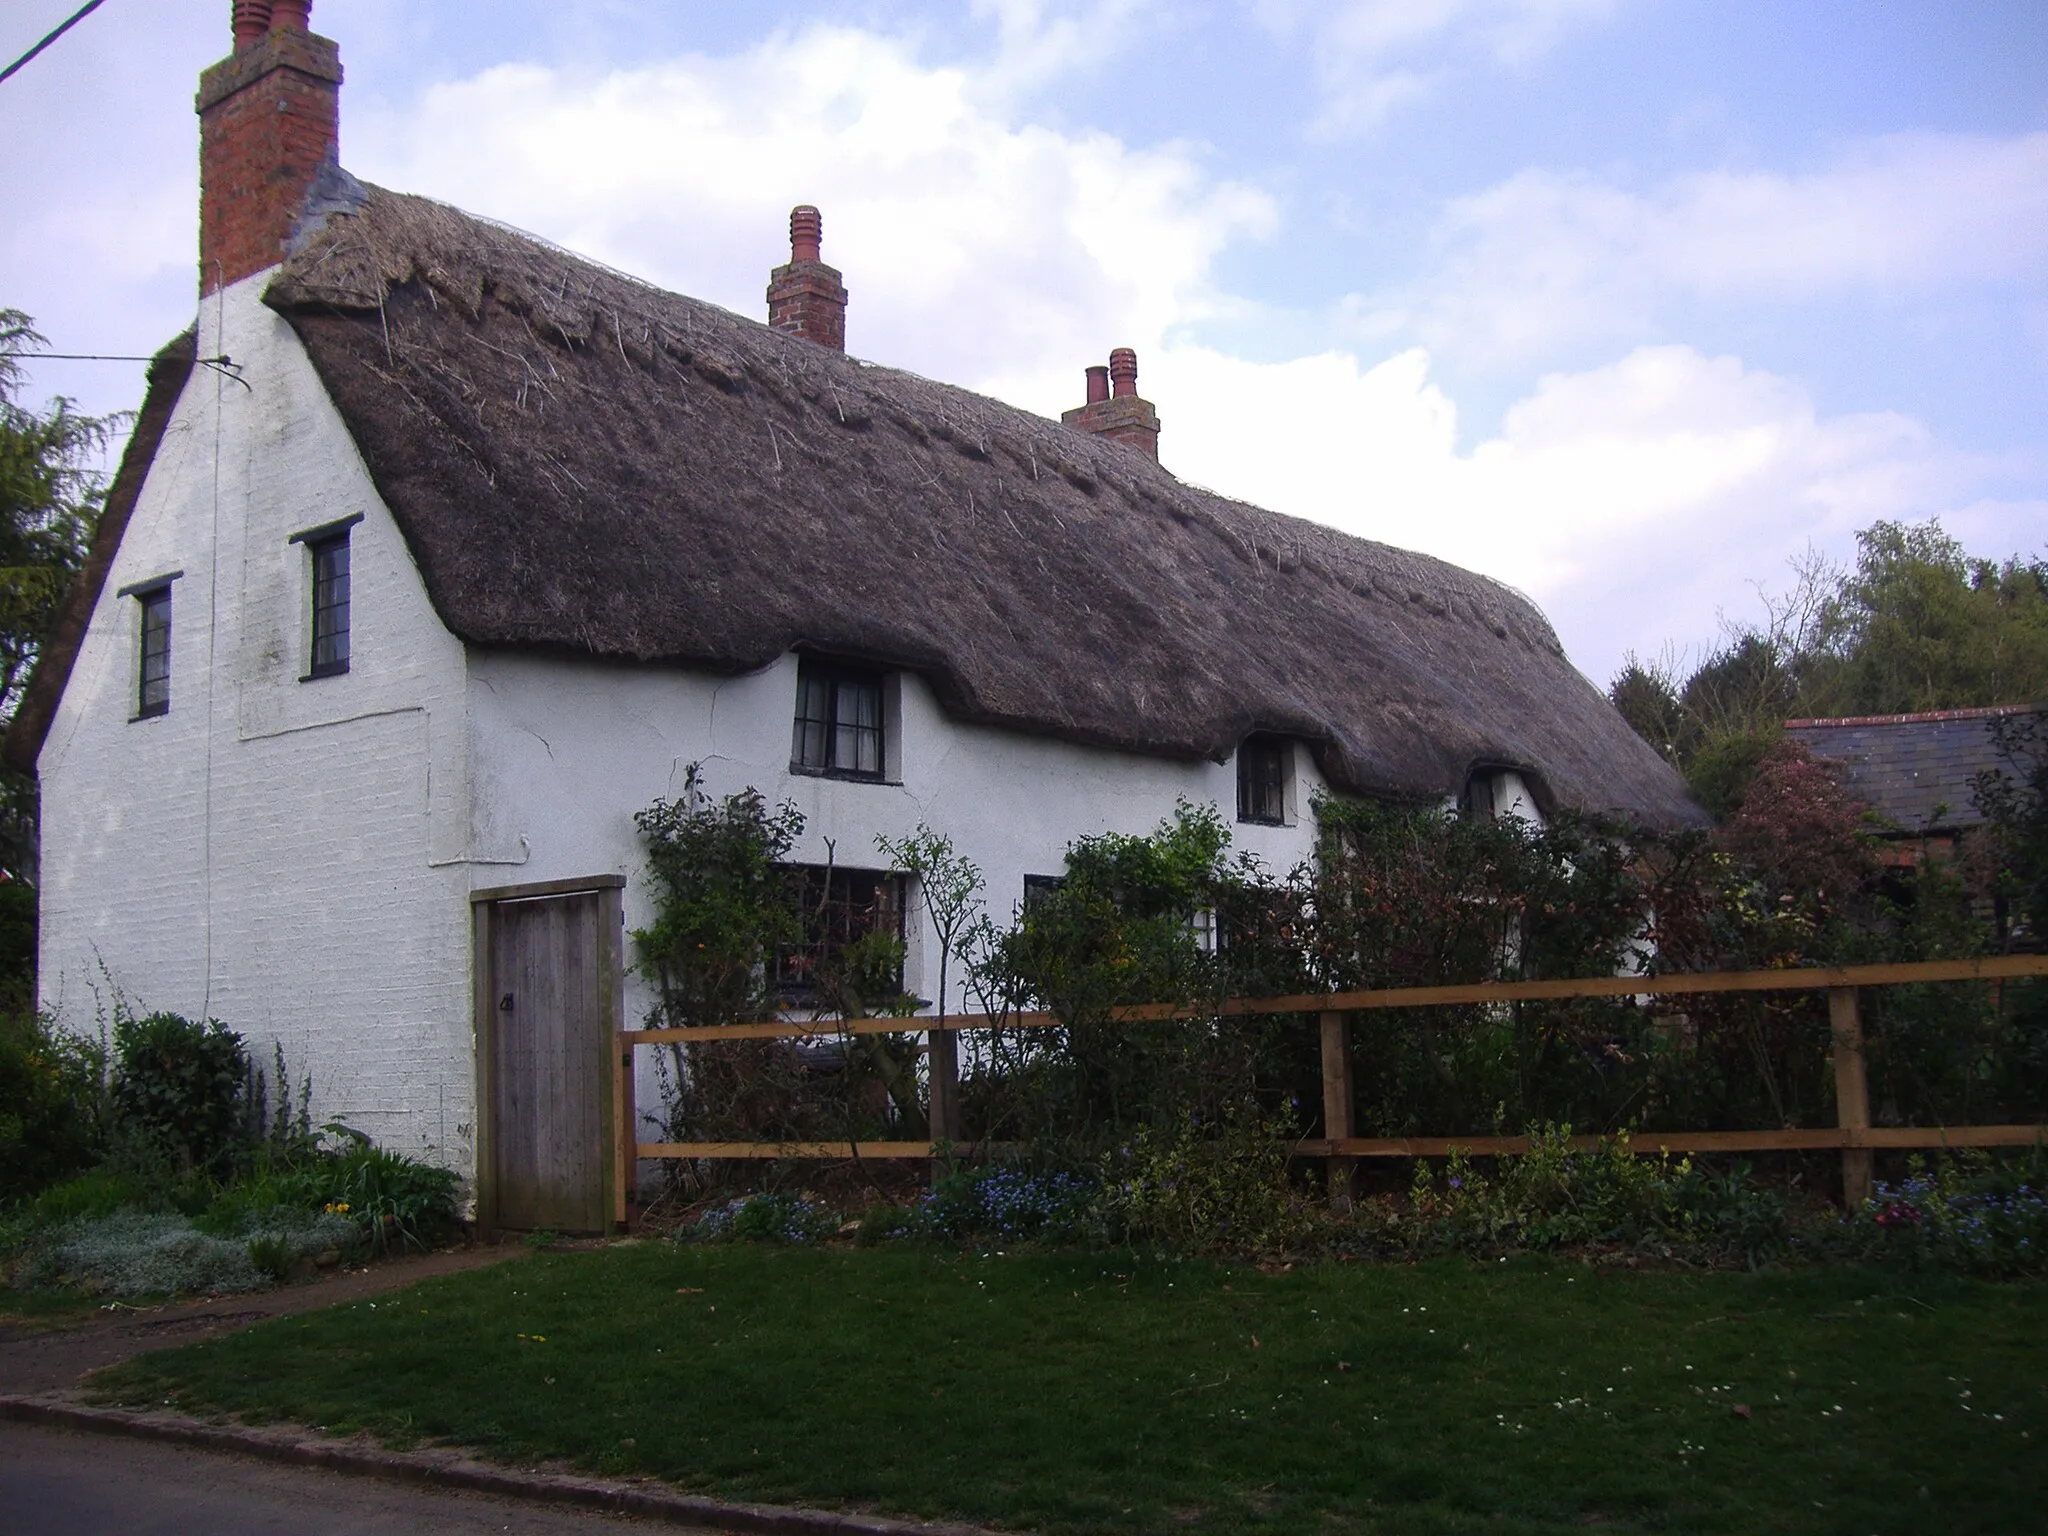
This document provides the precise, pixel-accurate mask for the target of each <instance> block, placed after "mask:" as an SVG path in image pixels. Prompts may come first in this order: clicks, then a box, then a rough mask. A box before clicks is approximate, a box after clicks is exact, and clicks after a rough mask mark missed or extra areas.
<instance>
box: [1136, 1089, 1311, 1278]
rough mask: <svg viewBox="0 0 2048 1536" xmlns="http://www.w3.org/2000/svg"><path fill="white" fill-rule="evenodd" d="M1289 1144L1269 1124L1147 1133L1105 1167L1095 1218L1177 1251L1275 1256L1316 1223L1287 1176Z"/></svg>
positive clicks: (1233, 1120)
mask: <svg viewBox="0 0 2048 1536" xmlns="http://www.w3.org/2000/svg"><path fill="white" fill-rule="evenodd" d="M1287 1152H1288V1141H1287V1140H1286V1139H1284V1136H1283V1133H1282V1131H1281V1129H1280V1128H1279V1127H1277V1126H1274V1125H1272V1124H1269V1123H1268V1122H1267V1121H1266V1120H1265V1119H1264V1118H1263V1117H1261V1116H1258V1115H1255V1114H1251V1113H1248V1112H1247V1113H1240V1114H1237V1115H1234V1116H1230V1117H1227V1118H1225V1119H1222V1120H1220V1121H1218V1122H1216V1123H1214V1124H1211V1125H1202V1124H1199V1123H1197V1122H1196V1121H1195V1120H1194V1118H1193V1117H1190V1118H1189V1119H1188V1120H1187V1121H1186V1122H1185V1123H1184V1124H1182V1125H1180V1126H1178V1127H1175V1128H1174V1129H1172V1130H1169V1131H1156V1130H1153V1129H1151V1128H1149V1127H1144V1128H1140V1129H1139V1130H1138V1131H1137V1132H1135V1133H1134V1134H1133V1135H1132V1136H1131V1138H1130V1139H1129V1140H1128V1141H1126V1142H1125V1143H1124V1144H1123V1145H1122V1146H1120V1147H1117V1148H1116V1149H1114V1150H1113V1151H1112V1152H1110V1154H1109V1155H1108V1156H1107V1157H1106V1158H1104V1159H1103V1163H1102V1169H1101V1190H1100V1193H1099V1194H1098V1195H1097V1197H1096V1210H1097V1212H1098V1214H1099V1215H1100V1218H1101V1220H1102V1222H1103V1224H1104V1226H1105V1228H1106V1230H1107V1233H1108V1235H1109V1236H1111V1237H1112V1238H1114V1239H1118V1240H1121V1241H1125V1242H1129V1243H1133V1244H1137V1245H1141V1246H1158V1247H1161V1248H1165V1249H1168V1250H1170V1251H1173V1252H1179V1253H1240V1254H1242V1253H1270V1252H1275V1251H1279V1250H1284V1249H1289V1248H1293V1247H1295V1246H1297V1245H1298V1244H1300V1243H1302V1242H1303V1241H1305V1240H1306V1239H1307V1238H1308V1237H1309V1236H1310V1235H1311V1233H1312V1232H1313V1231H1314V1228H1315V1216H1314V1214H1313V1213H1312V1212H1311V1210H1310V1208H1309V1206H1308V1203H1307V1201H1306V1200H1304V1199H1303V1198H1302V1196H1301V1194H1300V1193H1299V1192H1298V1191H1297V1190H1296V1189H1295V1188H1294V1187H1293V1185H1292V1184H1290V1183H1289V1182H1288V1178H1287Z"/></svg>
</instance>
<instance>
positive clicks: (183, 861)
mask: <svg viewBox="0 0 2048 1536" xmlns="http://www.w3.org/2000/svg"><path fill="white" fill-rule="evenodd" d="M264 281H265V278H264V277H263V276H258V277H256V278H251V279H249V280H247V281H245V282H243V283H240V284H238V285H236V286H235V287H233V288H231V289H229V290H228V291H227V292H226V293H225V294H224V295H222V296H220V297H219V299H218V300H209V301H208V302H207V304H206V306H205V311H204V313H203V315H202V317H201V331H200V338H199V349H200V355H201V356H218V355H220V354H222V353H226V354H228V355H231V356H232V357H233V358H234V359H235V360H236V362H237V364H238V365H239V366H240V368H241V370H242V378H243V379H244V380H245V381H246V383H247V385H248V386H249V387H248V388H247V389H244V388H243V387H242V386H241V385H240V384H237V383H235V382H233V381H232V380H229V379H226V378H223V377H221V376H220V375H219V374H217V373H214V372H212V371H210V370H207V369H204V368H202V369H199V370H197V371H196V372H195V373H194V375H193V378H192V381H191V382H190V384H188V386H187V387H186V391H185V394H184V397H183V399H182V400H181V401H180V403H179V405H178V408H177V411H176V413H175V414H174V416H173V418H172V421H171V423H170V426H169V429H168V430H167V432H166V434H165V437H164V442H163V445H162V447H161V449H160V450H159V453H158V456H157V460H156V464H155V466H154V468H153V469H152V471H151V473H150V476H149V479H148V482H147V484H146V486H145V487H144V490H143V493H142V495H141V497H140V499H139V501H138V503H137V505H136V508H135V511H134V515H133V516H132V518H131V520H130V523H129V527H128V530H127V534H126V536H125V537H124V539H123V542H122V547H121V549H120V552H119V554H118V556H117V558H116V560H115V563H114V568H113V571H112V573H111V575H110V577H109V579H108V581H107V584H106V590H105V592H104V593H103V595H102V597H101V599H100V602H99V605H98V608H97V609H96V611H95V613H94V615H93V618H92V622H91V626H90V629H89V631H88V634H87V638H86V641H85V644H84V646H83V648H82V650H81V653H80V655H79V658H78V662H77V666H76V668H75V670H74V672H73V674H72V679H71V683H70V686H69V688H68V689H67V691H66V694H65V697H64V699H63V701H62V704H61V705H60V707H59V709H58V711H57V714H56V718H55V720H54V722H53V725H52V728H51V731H50V734H49V738H48V741H47V743H46V745H45V747H44V750H43V755H42V759H41V764H40V767H41V773H42V780H43V826H44V853H43V866H42V868H43V882H44V883H43V893H42V895H43V930H42V987H43V995H44V1000H45V1003H46V1005H47V1006H49V1007H50V1008H51V1009H52V1010H53V1011H54V1012H55V1013H56V1014H57V1016H58V1017H59V1019H60V1020H61V1021H62V1022H63V1023H64V1024H65V1025H66V1026H67V1027H70V1028H74V1029H80V1030H86V1031H91V1030H94V1029H96V1028H98V1027H99V1026H100V1024H101V1022H102V1021H103V1020H104V1017H105V1015H106V1013H107V1012H108V1011H109V1010H110V1008H111V1004H112V997H111V992H110V989H118V990H119V992H120V993H121V994H122V995H123V996H124V997H125V999H126V1001H127V1004H128V1006H130V1007H132V1008H134V1009H135V1010H137V1011H138V1012H142V1011H149V1010H155V1009H169V1010H174V1011H176V1012H180V1013H184V1014H187V1015H190V1016H193V1017H202V1016H211V1017H216V1018H219V1019H221V1020H222V1021H224V1022H225V1023H227V1024H228V1025H229V1026H230V1027H231V1028H233V1029H235V1030H237V1031H239V1032H241V1033H242V1034H243V1036H244V1037H245V1038H246V1039H247V1040H248V1042H249V1043H250V1045H251V1047H252V1050H253V1051H254V1052H255V1053H256V1054H257V1055H258V1056H259V1058H260V1059H262V1060H263V1061H265V1062H266V1064H267V1062H268V1058H269V1054H270V1046H271V1043H272V1042H273V1041H276V1042H280V1043H282V1045H283V1047H284V1049H285V1051H286V1054H287V1058H288V1062H289V1065H290V1069H291V1071H292V1073H293V1075H294V1076H295V1077H296V1076H297V1075H298V1074H299V1073H302V1072H310V1073H311V1074H312V1077H313V1083H314V1090H315V1114H316V1115H317V1116H320V1117H323V1118H325V1117H333V1118H338V1119H342V1120H346V1121H347V1122H348V1123H350V1124H352V1125H355V1126H358V1127H359V1128H361V1129H362V1130H364V1131H366V1132H368V1133H369V1134H371V1135H372V1136H374V1137H376V1138H377V1139H378V1140H379V1141H380V1142H383V1143H385V1144H387V1145H390V1146H393V1147H396V1148H399V1149H401V1150H405V1151H409V1152H414V1153H424V1154H427V1155H429V1156H431V1157H433V1158H435V1159H437V1160H439V1161H442V1162H444V1163H446V1164H447V1165H448V1166H451V1167H454V1168H456V1169H457V1170H459V1171H460V1172H462V1173H464V1174H465V1175H468V1174H470V1173H472V1172H473V1153H474V1142H473V1128H474V1124H475V1112H474V1111H475V1103H474V1100H475V1068H474V1055H473V1042H472V1032H471V1012H470V987H471V976H470V969H471V956H470V914H469V902H468V897H469V893H470V892H471V891H472V890H474V889H480V888H483V887H487V886H496V885H509V884H519V883H525V882H529V881H540V880H552V879H560V878H571V877H581V876H588V875H594V874H607V873H616V874H622V875H625V876H626V877H627V887H626V916H627V923H628V926H629V927H632V926H638V925H642V924H644V923H646V922H647V921H648V920H649V918H650V916H651V913H650V911H649V908H648V901H647V891H646V888H645V883H644V880H643V878H642V870H643V866H644V852H643V849H642V847H641V845H640V842H639V839H638V836H637V834H636V832H635V829H634V826H633V814H634V812H636V811H638V810H640V809H642V808H644V807H645V806H647V805H649V804H651V803H652V802H653V801H654V800H655V799H657V798H659V797H664V796H667V797H673V796H674V795H677V794H679V793H680V792H681V791H682V787H683V778H684V769H685V765H687V764H688V763H691V762H702V763H703V765H704V782H705V788H706V789H707V790H708V791H709V792H710V793H712V794H716V795H723V794H727V793H730V792H732V791H735V790H738V789H741V788H745V787H749V786H751V787H753V788H756V789H758V790H760V791H761V792H762V793H763V794H764V795H766V796H767V797H768V798H769V799H770V800H771V801H778V802H779V801H781V800H784V799H787V800H790V801H793V802H794V803H795V804H796V805H797V807H798V808H799V809H800V810H802V811H803V813H804V815H805V817H806V821H807V828H806V832H805V834H804V838H803V841H802V843H801V844H800V845H799V846H798V848H797V849H796V850H795V857H797V858H798V859H801V860H803V861H806V862H817V863H822V862H824V860H825V858H826V843H827V839H828V838H829V839H831V840H832V843H833V845H834V857H835V858H836V860H837V862H839V863H840V864H842V865H847V866H856V867H858V866H867V867H883V866H885V865H886V862H887V861H886V860H884V859H883V858H882V856H881V855H880V854H879V852H878V851H877V849H876V846H875V839H876V837H877V835H878V834H886V835H888V836H891V837H901V836H904V835H906V834H908V833H910V832H912V831H913V830H915V829H916V828H917V826H918V825H919V824H920V823H922V824H926V825H929V826H931V827H933V828H935V829H937V830H939V831H942V832H944V833H946V834H947V835H948V836H950V837H951V838H952V839H953V842H954V844H955V846H956V847H957V849H958V850H959V851H960V852H961V853H963V854H965V855H966V856H967V857H969V858H971V859H973V860H974V861H975V863H976V864H978V865H979V866H980V868H981V870H982V872H983V875H984V876H985V878H986V881H987V890H986V900H987V903H988V907H989V910H990V912H991V915H992V916H994V917H995V918H996V919H997V920H998V921H1007V920H1008V918H1009V917H1010V916H1011V915H1012V913H1013V911H1014V909H1015V907H1016V905H1017V903H1018V902H1019V900H1020V899H1021V897H1022V894H1023V879H1024V876H1025V875H1027V874H1056V873H1058V872H1059V871H1060V869H1061V868H1062V865H1063V862H1064V854H1065V851H1066V848H1067V846H1068V844H1069V843H1071V842H1072V841H1073V840H1074V839H1076V838H1078V837H1081V836H1084V835H1087V834H1090V833H1099V832H1104V831H1119V832H1128V833H1138V834H1142V833H1147V832H1150V831H1152V830H1153V829H1154V828H1155V827H1157V826H1158V825H1159V823H1160V822H1161V821H1162V820H1163V819H1165V818H1166V817H1168V816H1169V815H1171V813H1172V811H1173V807H1174V803H1175V800H1176V799H1177V798H1178V797H1185V798H1187V799H1189V800H1191V801H1193V802H1195V803H1197V804H1214V805H1216V806H1218V807H1219V808H1220V809H1221V810H1222V812H1223V814H1224V815H1225V817H1226V819H1229V818H1232V817H1233V814H1234V811H1235V808H1236V765H1235V763H1234V762H1226V763H1222V764H1216V763H1207V762H1185V761H1172V760H1166V759H1160V758H1151V757H1139V756H1135V755H1132V754H1128V753H1119V752H1112V751H1105V750H1100V749H1093V748H1087V747H1081V746H1075V745H1071V744H1067V743H1062V742H1057V741H1051V740H1046V739H1042V738H1038V737H1033V736H1029V735H1025V734H1021V733H1017V732H1009V731H1001V730H994V729H989V728H985V727H979V726H970V725H963V724H961V723H959V722H956V721H953V720H951V719H949V718H948V717H947V716H946V715H945V714H944V712H943V711H942V710H941V709H940V708H939V707H938V705H937V703H936V701H935V700H934V698H933V696H932V693H931V690H930V689H929V687H927V686H926V684H925V683H924V682H923V681H922V680H921V679H919V678H917V677H915V676H909V675H906V676H904V677H902V678H900V679H899V680H898V686H899V693H900V697H899V698H898V699H897V700H896V704H895V708H894V709H893V710H892V714H891V725H892V727H893V728H894V740H893V741H892V743H891V748H890V762H891V771H892V774H893V775H894V776H895V782H891V783H886V784H873V783H855V782H847V781H844V780H837V779H824V778H816V777H810V776H804V775H793V774H791V773H790V772H789V756H790V724H791V719H792V715H793V712H794V707H795V699H796V670H797V664H796V659H795V657H794V656H785V657H783V658H781V659H780V660H779V661H777V662H776V663H775V664H774V665H772V666H770V667H768V668H767V669H765V670H763V671H761V672H759V673H755V674H753V675H750V676H746V677H738V678H718V677H712V676H708V675H705V674H699V673H692V672H689V671H685V670H680V669H653V668H626V667H615V666H605V665H599V664H596V663H588V664H581V663H575V662H568V661H563V660H560V659H555V658H538V657H532V656H521V655H515V654H510V653H497V652H485V651H478V652H472V653H470V654H468V655H465V654H464V648H463V647H462V646H461V644H460V643H459V642H457V641H456V640H455V639H454V638H453V637H452V636H450V635H449V634H448V632H447V631H446V630H445V629H444V628H443V627H442V626H441V624H440V622H439V621H438V619H436V618H435V616H434V614H433V612H432V610H431V607H430V605H429V604H428V601H427V597H426V593H425V589H424V587H423V586H422V584H421V582H420V579H419V574H418V572H417V570H416V568H415V567H414V565H413V563H412V560H411V558H410V555H409V554H408V552H407V550H406V548H405V545H404V541H403V539H402V537H401V536H400V534H399V532H398V529H397V526H396V524H395V523H394V522H393V520H392V518H391V516H390V514H389V512H388V510H387V509H386V508H385V507H384V505H383V503H382V502H381V500H380V499H379V498H378V496H377V494H376V492H375V489H374V487H373V486H372V484H371V482H370V480H369V477H368V474H367V472H366V471H365V469H364V467H363V464H362V462H361V459H360V457H359V455H358V454H357V452H356V450H355V446H354V444H353V442H352V441H351V439H350V437H349V435H348V432H347V430H346V428H345V427H344V426H343V424H342V422H341V420H340V418H339V416H338V414H337V413H336V411H335V409H334V407H333V405H332V403H331V402H330V401H329V400H328V398H327V396H326V394H325V392H324V390H323V389H322V388H321V386H320V384H319V381H318V379H317V377H316V375H315V374H314V372H313V370H312V368H311V365H310V364H309V362H308V361H307V359H306V357H305V354H304V352H303V349H302V348H301V347H300V346H299V344H298V341H297V339H296V338H295V337H294V336H293V334H292V333H291V331H290V329H289V327H288V326H286V325H285V323H284V322H283V321H282V320H281V319H279V318H278V317H277V316H276V315H274V314H273V313H271V312H270V311H269V310H267V309H265V308H264V307H263V306H262V304H261V303H260V301H259V300H260V294H261V291H262V285H263V283H264ZM355 514H361V515H362V517H363V521H362V522H361V523H360V524H358V525H357V526H356V528H355V529H354V531H353V533H352V535H351V563H352V610H351V668H350V671H349V672H348V673H347V674H346V675H344V676H342V677H338V678H323V679H319V680H315V681H311V682H306V681H301V677H302V674H303V673H304V672H305V671H306V670H307V661H308V657H307V650H308V645H309V613H310V591H309V586H310V562H309V560H308V557H307V554H306V551H305V549H304V547H303V546H301V545H296V544H292V543H290V542H288V541H289V539H290V536H291V535H292V534H293V533H296V532H301V531H303V530H305V529H308V528H312V527H316V526H319V525H321V524H323V523H327V522H331V521H334V520H336V519H339V518H343V517H348V516H351V515H355ZM174 570H177V571H182V572H183V574H182V575H181V576H180V577H179V579H178V580H177V581H176V582H175V583H174V585H173V598H172V652H171V709H170V712H169V714H168V715H165V716H163V717H162V718H159V719H153V720H147V721H137V720H132V719H131V716H132V715H133V714H134V711H135V697H136V671H137V665H138V659H139V640H138V635H137V619H138V605H137V604H136V602H135V600H134V599H133V598H124V597H120V596H118V595H117V592H118V589H120V588H122V587H124V586H128V585H130V584H132V583H134V582H137V581H142V580H145V579H148V578H150V577H154V576H159V575H163V574H166V573H168V572H171V571H174ZM1292 755H1293V759H1294V771H1295V774H1296V782H1295V784H1294V786H1293V792H1292V793H1291V794H1290V797H1289V805H1290V807H1291V808H1292V809H1293V810H1294V812H1295V816H1294V824H1292V825H1289V826H1284V827H1265V826H1251V825H1239V824H1236V823H1235V822H1234V820H1233V821H1232V827H1233V832H1234V835H1235V838H1236V843H1237V846H1238V847H1239V848H1241V849H1243V850H1245V851H1249V852H1251V853H1253V854H1256V855H1257V856H1258V857H1260V858H1261V859H1262V860H1264V861H1265V862H1266V864H1267V865H1268V866H1269V867H1271V868H1272V869H1273V870H1275V871H1276V872H1284V871H1286V870H1287V869H1289V868H1291V867H1292V866H1293V865H1294V864H1296V863H1297V862H1299V861H1300V860H1302V859H1304V858H1306V857H1308V856H1309V853H1310V851H1311V847H1312V842H1313V831H1314V829H1313V825H1312V818H1310V816H1309V815H1308V814H1307V807H1308V805H1309V802H1310V800H1311V799H1312V797H1313V795H1314V794H1315V792H1316V791H1317V790H1318V789H1319V788H1320V787H1321V779H1320V777H1319V775H1318V774H1317V773H1316V770H1315V768H1314V765H1313V763H1312V761H1311V760H1310V758H1309V754H1308V753H1307V752H1306V751H1302V750H1297V751H1296V752H1295V753H1294V754H1292ZM915 917H916V920H917V929H918V930H924V929H926V928H927V925H926V923H925V921H924V914H923V913H922V911H921V910H919V911H917V912H916V913H915ZM937 976H938V964H937V956H936V944H935V942H934V940H933V938H932V936H931V935H930V934H929V932H928V931H915V930H914V931H913V934H912V944H911V958H910V966H909V974H908V975H907V976H906V983H907V985H909V986H910V987H911V989H912V990H914V991H916V992H917V993H919V995H922V996H926V997H930V996H933V995H934V994H935V992H936V989H937ZM953 993H954V995H953V997H952V998H951V999H950V1006H951V1007H953V1008H955V1009H958V1008H960V1007H962V1006H963V1005H964V1001H965V999H964V995H963V993H962V989H961V986H960V983H959V980H958V978H957V974H956V977H955V980H954V984H953ZM650 1004H651V997H650V995H649V993H648V990H647V989H646V988H645V987H644V986H643V985H641V984H640V983H639V981H638V979H637V978H631V979H630V980H629V988H628V997H627V1016H628V1019H629V1021H634V1022H637V1021H638V1020H639V1019H640V1018H641V1017H642V1016H644V1014H645V1013H646V1011H647V1009H648V1008H649V1006H650ZM642 1054H643V1058H645V1057H646V1053H642ZM652 1065H653V1064H652V1061H651V1060H648V1059H643V1062H642V1066H643V1069H644V1071H645V1072H646V1073H648V1074H650V1075H648V1076H647V1077H646V1078H645V1079H644V1080H643V1082H642V1084H641V1091H642V1095H643V1098H642V1102H643V1103H646V1104H652V1103H653V1102H654V1101H655V1097H654V1083H653V1079H652V1077H651V1072H652Z"/></svg>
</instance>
